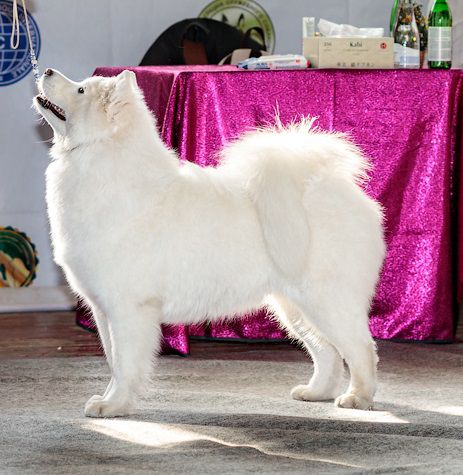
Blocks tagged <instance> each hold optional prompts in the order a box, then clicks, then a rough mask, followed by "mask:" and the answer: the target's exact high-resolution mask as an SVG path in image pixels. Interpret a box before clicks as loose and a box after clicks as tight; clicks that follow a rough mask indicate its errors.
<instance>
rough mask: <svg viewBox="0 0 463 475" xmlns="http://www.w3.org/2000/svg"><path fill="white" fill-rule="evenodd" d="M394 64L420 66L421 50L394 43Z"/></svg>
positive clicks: (407, 66)
mask: <svg viewBox="0 0 463 475" xmlns="http://www.w3.org/2000/svg"><path fill="white" fill-rule="evenodd" d="M394 65H395V67H396V68H419V67H420V50H419V49H414V48H407V47H406V46H403V45H401V44H399V43H394Z"/></svg>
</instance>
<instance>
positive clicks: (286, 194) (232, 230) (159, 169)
mask: <svg viewBox="0 0 463 475" xmlns="http://www.w3.org/2000/svg"><path fill="white" fill-rule="evenodd" d="M39 88H40V92H41V95H39V96H37V97H36V98H35V100H34V103H35V107H36V108H37V110H38V111H39V112H40V114H42V116H43V117H44V118H45V119H46V120H47V122H48V123H49V124H50V125H51V126H52V128H53V130H54V144H53V147H52V148H51V156H52V157H53V160H52V162H51V163H50V165H49V167H48V169H47V173H46V180H47V203H48V213H49V218H50V224H51V234H52V241H53V247H54V255H55V260H56V262H57V264H58V265H60V266H61V267H62V268H63V270H64V272H65V274H66V277H67V279H68V282H69V284H70V286H71V287H72V289H73V290H74V291H75V292H76V293H77V294H78V295H80V296H81V297H82V298H83V299H84V300H85V301H86V302H87V303H88V305H89V306H90V307H91V310H92V312H93V316H94V318H95V322H96V325H97V326H98V331H99V334H100V337H101V341H102V344H103V347H104V351H105V354H106V358H107V360H108V364H109V366H110V369H111V373H112V378H111V381H110V383H109V385H108V387H107V389H106V391H105V393H104V394H103V395H102V396H99V395H98V396H93V397H91V398H90V399H89V401H88V402H87V404H86V406H85V414H86V415H87V416H92V417H111V416H122V415H126V414H129V413H130V412H131V411H133V409H134V404H135V402H136V396H139V395H140V394H141V392H142V388H143V387H144V383H146V382H147V381H148V380H149V379H150V378H149V376H150V372H151V368H152V364H153V359H154V355H155V354H156V353H157V352H158V350H159V347H160V338H161V331H160V325H161V323H169V324H178V323H195V322H200V321H204V320H209V321H212V320H216V319H220V318H223V317H224V316H226V315H237V314H242V313H245V312H247V311H249V310H252V309H256V308H258V307H260V306H261V305H262V304H263V303H265V304H266V305H268V306H269V307H270V308H271V309H272V311H273V312H274V315H275V318H276V319H277V320H278V321H279V322H280V324H281V325H282V326H283V327H284V328H285V329H287V330H288V332H289V333H290V334H291V335H292V336H293V337H294V338H296V339H297V340H299V341H300V342H302V343H303V345H304V346H305V348H306V349H307V350H308V352H309V353H310V355H311V357H312V359H313V363H314V372H313V376H312V378H311V379H310V382H309V383H308V384H305V385H300V386H296V387H295V388H294V389H293V390H292V392H291V395H292V397H293V398H294V399H299V400H304V401H319V400H326V399H335V404H336V405H337V406H339V407H346V408H357V409H369V408H371V407H372V404H373V396H374V393H375V386H376V364H377V356H376V347H375V344H374V341H373V339H372V338H371V334H370V332H369V328H368V311H369V307H370V302H371V298H372V296H373V294H374V290H375V285H376V282H377V279H378V274H379V271H380V268H381V265H382V262H383V257H384V253H385V244H384V239H383V230H382V212H381V207H380V206H379V205H378V203H376V202H375V201H373V200H372V199H371V198H369V197H368V196H367V195H366V194H365V193H364V192H363V191H362V188H361V187H360V186H359V184H360V183H361V181H362V180H364V179H365V176H366V175H365V170H366V168H367V163H366V161H365V159H364V157H363V156H362V154H361V152H360V151H359V149H358V148H356V147H355V146H354V145H353V144H352V143H350V142H349V141H348V140H346V138H345V137H344V136H343V135H341V134H332V133H323V132H320V131H317V130H313V129H311V125H312V121H311V120H308V119H306V120H302V121H301V122H300V123H297V124H293V125H290V126H287V127H283V126H281V124H280V125H277V126H275V127H274V128H267V129H263V130H256V131H253V132H250V133H247V134H245V135H243V137H242V138H240V139H239V140H236V141H234V142H233V143H231V144H230V145H229V146H227V147H226V148H225V149H224V150H223V151H222V153H221V158H222V160H221V165H220V166H218V167H217V168H201V167H199V166H197V165H195V164H193V163H189V162H180V161H179V159H178V157H177V156H176V154H175V152H174V151H172V150H169V149H168V148H167V147H166V146H165V145H164V143H163V142H162V140H161V138H160V136H159V134H158V131H157V128H156V126H155V121H154V119H153V116H152V115H151V113H150V111H149V110H148V108H147V106H146V104H145V102H144V99H143V95H142V93H141V91H140V89H139V88H138V86H137V82H136V76H135V74H134V73H133V72H131V71H124V72H122V73H121V74H119V76H117V77H112V78H103V77H92V78H89V79H86V80H85V81H82V82H74V81H71V80H69V79H67V78H66V77H65V76H63V75H62V74H61V73H59V72H58V71H55V70H52V69H48V70H47V71H46V72H45V74H44V75H43V76H42V78H41V80H40V86H39ZM343 360H345V362H346V363H347V365H348V367H349V370H350V384H349V387H348V389H347V390H346V391H345V392H344V393H342V387H341V385H342V384H343V368H344V366H343Z"/></svg>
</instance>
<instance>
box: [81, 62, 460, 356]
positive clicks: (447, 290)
mask: <svg viewBox="0 0 463 475" xmlns="http://www.w3.org/2000/svg"><path fill="white" fill-rule="evenodd" d="M123 69H124V68H99V69H97V70H96V72H95V74H97V75H102V76H112V75H115V74H118V73H119V72H120V71H122V70H123ZM130 69H132V70H133V71H135V72H136V74H137V81H138V83H139V85H140V87H141V88H142V90H143V92H144V94H145V98H146V101H147V103H148V105H149V107H150V108H151V110H152V111H153V113H154V114H155V115H156V117H157V120H158V127H159V129H160V131H161V133H162V137H163V139H164V140H165V142H166V143H167V144H168V145H169V146H170V147H172V148H175V149H176V150H178V152H179V154H180V156H181V157H182V159H185V160H190V161H193V162H196V163H199V164H201V165H204V166H206V165H215V163H216V159H215V153H216V152H217V151H218V150H219V149H220V148H221V147H222V146H223V145H224V144H225V143H227V142H228V141H229V140H230V139H233V138H234V137H237V136H238V135H239V134H240V133H242V132H243V131H245V130H248V129H250V128H252V127H255V126H258V125H263V124H266V123H271V122H272V121H273V118H274V115H275V111H276V110H279V114H280V116H281V119H282V121H283V123H285V122H288V121H291V120H293V119H297V117H299V116H301V115H312V116H318V117H319V120H318V125H319V126H320V127H321V128H323V129H326V130H336V131H342V132H348V133H349V134H350V135H351V137H352V138H353V139H354V141H355V142H356V143H357V144H358V145H360V146H361V147H362V148H363V149H364V151H365V152H366V153H367V154H368V155H369V156H370V157H371V159H372V162H373V166H374V169H373V172H372V174H371V176H372V178H371V181H370V182H369V184H368V187H367V191H368V193H369V194H370V195H371V196H372V197H374V198H376V199H378V200H379V201H380V202H381V203H382V205H383V206H384V208H385V213H386V238H387V243H388V254H387V259H386V262H385V265H384V269H383V272H382V275H381V279H380V283H379V286H378V291H377V295H376V298H375V300H374V303H373V307H372V312H371V320H370V322H371V323H370V326H371V331H372V333H373V335H374V336H375V337H376V338H386V339H392V338H394V339H406V340H426V341H436V340H439V341H443V340H451V339H452V338H453V331H452V326H453V316H454V313H453V312H454V308H455V306H454V302H455V295H454V291H455V289H456V285H455V283H456V282H455V268H454V263H455V262H456V256H455V255H454V253H453V251H452V226H453V224H454V221H455V220H454V219H453V216H454V211H455V210H454V209H453V205H454V202H455V199H454V198H453V196H454V194H453V190H452V186H453V178H454V170H455V163H456V161H457V159H459V157H457V152H458V150H459V142H460V134H461V128H460V122H459V107H460V104H461V101H462V97H463V73H462V72H460V71H453V70H452V71H431V70H423V71H411V70H409V71H398V70H383V71H376V70H375V71H358V70H357V71H355V70H350V71H348V70H305V71H259V72H258V71H252V72H251V71H239V70H237V69H236V68H234V67H232V66H224V67H217V66H190V67H185V66H178V67H138V68H130ZM80 323H81V324H85V317H81V320H80ZM188 334H190V335H193V334H194V335H207V336H212V337H217V338H257V339H274V338H283V337H284V334H283V333H282V332H281V331H280V330H279V329H278V328H277V326H276V325H275V324H274V323H273V322H271V321H270V320H269V319H268V318H267V317H266V316H265V313H264V312H259V313H258V314H255V315H252V316H248V317H247V318H245V319H244V320H238V319H237V320H232V321H227V322H225V323H214V324H212V325H210V326H209V325H208V326H205V325H203V326H201V325H199V326H194V327H190V328H186V327H169V328H168V329H166V331H165V345H166V347H165V349H171V350H172V349H173V350H176V351H178V352H180V353H186V352H187V351H188Z"/></svg>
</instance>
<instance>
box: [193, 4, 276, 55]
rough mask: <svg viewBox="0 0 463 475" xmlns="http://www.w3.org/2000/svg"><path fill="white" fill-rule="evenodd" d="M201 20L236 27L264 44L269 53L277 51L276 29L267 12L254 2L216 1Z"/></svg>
mask: <svg viewBox="0 0 463 475" xmlns="http://www.w3.org/2000/svg"><path fill="white" fill-rule="evenodd" d="M199 18H210V19H212V20H218V21H223V22H224V23H227V24H229V25H231V26H234V27H235V28H237V29H238V30H241V31H242V32H243V33H249V34H250V36H251V38H252V39H253V40H255V41H257V42H258V43H260V44H262V46H264V47H265V49H266V50H267V51H268V52H269V53H273V50H274V49H275V29H274V28H273V23H272V20H270V17H269V16H268V14H267V12H266V11H265V10H264V9H263V8H262V7H261V6H260V5H259V4H258V3H257V2H255V1H254V0H214V1H213V2H211V3H209V4H208V5H206V6H205V7H204V8H203V10H202V11H201V13H200V14H199Z"/></svg>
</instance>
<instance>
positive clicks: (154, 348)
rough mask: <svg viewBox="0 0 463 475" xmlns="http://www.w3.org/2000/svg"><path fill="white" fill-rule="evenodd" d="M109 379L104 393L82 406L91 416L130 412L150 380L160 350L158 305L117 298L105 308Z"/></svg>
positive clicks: (120, 414)
mask: <svg viewBox="0 0 463 475" xmlns="http://www.w3.org/2000/svg"><path fill="white" fill-rule="evenodd" d="M107 314H108V322H109V333H110V337H111V354H112V378H111V382H110V383H109V385H108V387H107V389H106V391H105V393H104V395H103V396H93V397H92V398H90V399H89V400H88V402H87V404H86V406H85V415H86V416H90V417H114V416H123V415H127V414H130V413H131V412H132V410H133V406H134V403H135V402H136V400H137V398H138V397H139V396H140V395H141V393H142V391H143V390H144V389H145V388H146V385H147V383H148V382H149V380H150V375H151V370H152V365H153V360H154V357H155V355H156V353H157V352H158V350H159V346H160V341H161V331H160V326H159V323H158V322H159V321H160V318H159V307H158V306H153V305H131V304H129V303H127V302H123V301H118V303H117V305H116V304H115V303H113V307H112V311H111V309H108V313H107Z"/></svg>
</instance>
